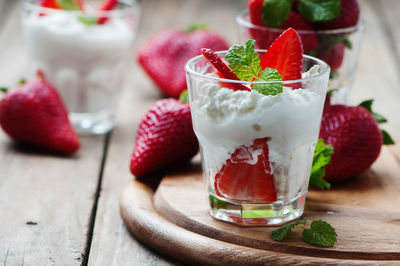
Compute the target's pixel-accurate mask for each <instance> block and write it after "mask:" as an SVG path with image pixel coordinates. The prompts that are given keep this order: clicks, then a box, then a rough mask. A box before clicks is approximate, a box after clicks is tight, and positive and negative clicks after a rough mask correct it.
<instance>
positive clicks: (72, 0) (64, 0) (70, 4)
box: [58, 0, 81, 11]
mask: <svg viewBox="0 0 400 266" xmlns="http://www.w3.org/2000/svg"><path fill="white" fill-rule="evenodd" d="M58 4H59V5H60V6H61V7H62V9H64V10H70V11H77V10H81V8H80V7H79V5H78V3H77V1H76V0H58Z"/></svg>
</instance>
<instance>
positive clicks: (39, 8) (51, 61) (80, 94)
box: [21, 0, 139, 134]
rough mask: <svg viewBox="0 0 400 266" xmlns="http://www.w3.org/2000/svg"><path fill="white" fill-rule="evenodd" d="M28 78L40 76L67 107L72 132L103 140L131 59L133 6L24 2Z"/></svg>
mask: <svg viewBox="0 0 400 266" xmlns="http://www.w3.org/2000/svg"><path fill="white" fill-rule="evenodd" d="M21 9H22V12H21V15H22V25H23V29H24V35H25V42H26V48H27V52H28V57H29V64H28V71H27V72H28V73H27V74H28V76H29V77H32V76H33V75H35V74H36V73H37V72H38V71H41V72H42V73H43V74H44V76H45V77H46V80H47V81H48V82H50V83H51V84H52V85H53V86H54V87H55V88H56V89H57V91H58V92H59V94H60V95H61V97H62V99H63V101H64V102H65V104H66V106H67V108H68V111H69V117H70V120H71V123H72V124H73V126H74V127H75V129H76V131H78V132H79V133H85V134H103V133H106V132H108V131H110V130H111V129H112V128H113V127H114V126H115V123H116V122H115V120H114V109H115V105H116V102H117V99H118V95H119V91H120V87H121V82H122V80H123V78H124V74H125V73H126V72H127V70H128V69H129V66H130V62H131V60H130V59H131V58H132V56H133V48H132V46H133V39H134V36H135V33H136V29H137V24H138V20H139V4H138V3H137V2H136V1H135V0H125V1H121V0H102V1H89V0H86V1H83V0H68V1H66V0H24V1H21Z"/></svg>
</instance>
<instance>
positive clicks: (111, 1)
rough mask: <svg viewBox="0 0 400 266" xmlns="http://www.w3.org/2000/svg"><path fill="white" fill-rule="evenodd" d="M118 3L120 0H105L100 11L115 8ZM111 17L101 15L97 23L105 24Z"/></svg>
mask: <svg viewBox="0 0 400 266" xmlns="http://www.w3.org/2000/svg"><path fill="white" fill-rule="evenodd" d="M117 4H118V0H104V1H103V3H102V5H101V7H100V8H99V11H110V10H113V9H114V8H115V7H116V6H117ZM108 19H109V17H99V18H98V19H97V24H104V23H106V22H107V20H108Z"/></svg>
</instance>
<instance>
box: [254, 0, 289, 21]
mask: <svg viewBox="0 0 400 266" xmlns="http://www.w3.org/2000/svg"><path fill="white" fill-rule="evenodd" d="M291 8H292V0H265V1H264V4H263V8H262V13H261V18H262V20H263V22H264V24H265V25H267V26H268V27H270V28H277V27H279V26H280V25H282V23H283V22H285V20H286V19H287V18H288V16H289V13H290V10H291Z"/></svg>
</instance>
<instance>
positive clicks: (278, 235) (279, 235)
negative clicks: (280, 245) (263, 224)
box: [271, 220, 307, 242]
mask: <svg viewBox="0 0 400 266" xmlns="http://www.w3.org/2000/svg"><path fill="white" fill-rule="evenodd" d="M306 222H307V221H306V220H301V221H297V222H294V223H291V224H287V225H284V226H282V227H279V228H278V229H276V230H274V231H272V232H271V238H272V239H273V240H275V241H278V242H281V241H282V240H284V239H285V238H286V236H287V234H288V233H290V232H291V231H292V229H293V228H294V227H295V226H298V225H305V224H306Z"/></svg>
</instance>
